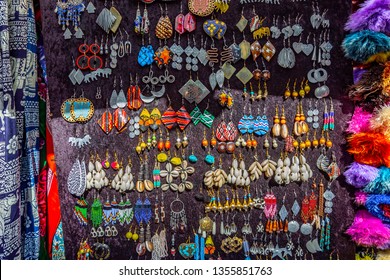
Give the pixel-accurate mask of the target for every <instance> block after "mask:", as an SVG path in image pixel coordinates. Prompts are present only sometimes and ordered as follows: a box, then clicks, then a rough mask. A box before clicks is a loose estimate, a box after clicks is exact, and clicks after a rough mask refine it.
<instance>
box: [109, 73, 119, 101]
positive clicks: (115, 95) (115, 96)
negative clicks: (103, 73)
mask: <svg viewBox="0 0 390 280" xmlns="http://www.w3.org/2000/svg"><path fill="white" fill-rule="evenodd" d="M117 100H118V93H117V91H116V76H115V77H114V86H113V90H112V93H111V97H110V107H111V108H112V109H116V108H118V105H117Z"/></svg>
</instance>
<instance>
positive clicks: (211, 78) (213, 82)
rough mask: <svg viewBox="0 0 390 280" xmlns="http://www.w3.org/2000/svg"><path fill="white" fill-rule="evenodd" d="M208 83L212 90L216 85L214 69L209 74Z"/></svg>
mask: <svg viewBox="0 0 390 280" xmlns="http://www.w3.org/2000/svg"><path fill="white" fill-rule="evenodd" d="M209 83H210V86H211V89H212V90H214V89H215V87H216V86H217V78H216V74H215V72H214V71H213V72H212V73H211V74H210V76H209Z"/></svg>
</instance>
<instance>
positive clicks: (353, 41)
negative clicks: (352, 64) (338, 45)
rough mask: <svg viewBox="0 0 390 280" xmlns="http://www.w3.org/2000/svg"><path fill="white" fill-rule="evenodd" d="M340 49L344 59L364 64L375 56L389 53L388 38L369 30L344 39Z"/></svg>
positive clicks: (349, 35) (389, 39) (389, 42)
mask: <svg viewBox="0 0 390 280" xmlns="http://www.w3.org/2000/svg"><path fill="white" fill-rule="evenodd" d="M342 48H343V50H344V54H345V57H347V58H349V59H352V60H354V61H356V62H359V63H364V62H366V61H367V60H368V59H369V58H370V57H371V56H373V55H375V54H378V53H385V52H389V51H390V38H389V37H388V36H386V35H385V34H383V33H380V32H374V31H371V30H363V31H358V32H355V33H352V34H348V35H347V36H346V37H345V39H344V41H343V43H342Z"/></svg>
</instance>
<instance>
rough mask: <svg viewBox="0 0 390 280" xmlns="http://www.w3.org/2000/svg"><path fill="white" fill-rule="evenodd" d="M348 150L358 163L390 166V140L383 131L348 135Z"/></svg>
mask: <svg viewBox="0 0 390 280" xmlns="http://www.w3.org/2000/svg"><path fill="white" fill-rule="evenodd" d="M348 144H349V149H348V152H349V153H350V154H352V155H353V156H354V157H355V161H356V162H358V163H363V164H368V165H372V166H377V167H378V166H381V165H385V166H388V167H390V140H389V139H387V138H386V137H385V136H384V135H383V134H381V133H358V134H355V135H352V136H350V137H348Z"/></svg>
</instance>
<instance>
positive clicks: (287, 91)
mask: <svg viewBox="0 0 390 280" xmlns="http://www.w3.org/2000/svg"><path fill="white" fill-rule="evenodd" d="M290 96H291V91H290V79H288V82H287V84H286V90H285V91H284V98H285V99H287V98H289V97H290Z"/></svg>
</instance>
